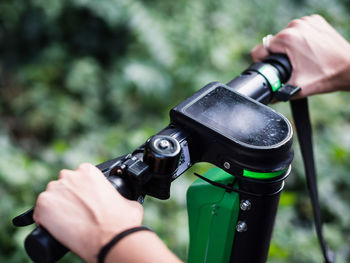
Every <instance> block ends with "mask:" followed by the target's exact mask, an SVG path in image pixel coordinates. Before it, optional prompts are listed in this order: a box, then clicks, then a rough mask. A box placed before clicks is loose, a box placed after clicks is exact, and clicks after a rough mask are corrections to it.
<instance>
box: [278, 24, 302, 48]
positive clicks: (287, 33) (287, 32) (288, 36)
mask: <svg viewBox="0 0 350 263" xmlns="http://www.w3.org/2000/svg"><path fill="white" fill-rule="evenodd" d="M299 37H300V34H299V33H298V30H297V29H295V28H286V29H284V30H282V31H281V32H280V33H278V34H277V35H276V39H278V41H280V42H282V43H283V44H284V45H288V44H289V43H292V42H294V43H295V41H297V40H298V39H299Z"/></svg>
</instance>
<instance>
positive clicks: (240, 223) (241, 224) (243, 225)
mask: <svg viewBox="0 0 350 263" xmlns="http://www.w3.org/2000/svg"><path fill="white" fill-rule="evenodd" d="M236 230H237V232H239V233H242V232H245V231H247V230H248V226H247V223H246V222H244V221H238V223H237V226H236Z"/></svg>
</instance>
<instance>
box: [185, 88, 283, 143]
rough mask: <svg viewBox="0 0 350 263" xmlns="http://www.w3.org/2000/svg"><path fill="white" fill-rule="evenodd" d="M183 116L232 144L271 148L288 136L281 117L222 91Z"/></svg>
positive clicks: (207, 96) (203, 99)
mask: <svg viewBox="0 0 350 263" xmlns="http://www.w3.org/2000/svg"><path fill="white" fill-rule="evenodd" d="M183 112H184V114H185V115H187V116H188V117H190V118H192V119H194V120H196V121H198V122H199V123H202V124H203V125H204V126H207V127H209V128H210V129H212V130H215V131H217V132H218V133H220V134H223V135H224V136H226V137H228V138H229V139H231V140H234V141H240V142H243V143H246V144H249V145H253V146H272V145H275V144H278V143H281V142H282V141H283V140H284V139H285V138H286V137H287V136H288V134H289V127H288V124H287V122H286V120H285V119H284V118H283V117H282V116H281V115H279V114H277V113H276V112H274V111H272V110H271V109H270V108H267V107H265V106H262V105H261V104H258V103H255V102H253V101H251V100H248V99H247V98H245V97H243V96H241V95H238V94H237V93H235V92H232V91H231V90H229V89H227V88H225V87H216V88H215V89H214V90H212V91H210V92H209V93H208V94H205V95H204V96H202V97H200V98H199V99H198V100H196V101H194V102H193V103H191V104H189V105H188V106H187V107H185V108H184V111H183Z"/></svg>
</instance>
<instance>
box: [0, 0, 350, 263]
mask: <svg viewBox="0 0 350 263" xmlns="http://www.w3.org/2000/svg"><path fill="white" fill-rule="evenodd" d="M313 13H318V14H321V15H323V16H324V17H325V18H326V19H327V20H328V21H329V22H330V23H331V24H332V25H334V26H335V27H336V29H337V30H338V31H339V32H340V33H341V34H343V35H344V36H345V37H346V38H347V39H348V40H349V39H350V23H349V18H350V1H349V0H333V1H328V0H293V1H291V0H290V1H277V0H265V1H260V0H246V1H240V0H232V1H227V0H216V1H210V0H191V1H186V0H177V1H161V0H148V1H141V0H134V1H132V0H118V1H113V0H99V1H95V0H71V1H67V0H27V1H21V0H11V1H5V0H2V1H0V262H7V263H14V262H30V261H29V259H28V258H27V257H26V254H25V251H24V248H23V240H24V238H25V236H26V235H27V234H28V233H29V232H30V231H31V229H32V228H31V227H26V228H21V229H16V228H14V227H13V226H12V225H11V219H12V218H13V217H14V216H16V215H17V214H19V213H21V212H23V211H25V210H26V209H29V208H31V207H32V206H33V204H34V203H35V200H36V196H37V195H38V193H39V192H41V191H42V190H44V189H45V187H46V184H47V182H48V181H50V180H53V179H55V178H56V177H57V174H58V172H59V170H60V169H62V168H71V169H75V168H76V167H77V165H78V164H79V163H81V162H92V163H94V164H97V163H100V162H103V161H105V160H108V159H111V158H113V157H116V156H119V155H122V154H125V153H128V152H130V151H131V150H133V149H134V148H135V147H137V146H139V145H140V144H142V143H143V142H144V141H145V140H146V139H147V138H148V137H149V136H151V135H152V134H154V133H156V132H157V131H158V130H159V129H161V128H162V127H164V126H165V125H166V124H167V123H168V121H169V118H168V111H169V109H170V108H171V107H173V106H174V105H176V104H177V103H179V102H180V101H181V100H183V99H184V98H186V97H188V96H190V95H191V94H192V93H193V92H195V91H196V90H198V89H200V88H201V87H202V86H204V85H205V84H207V83H208V82H210V81H221V82H224V83H226V82H228V81H229V80H231V79H232V78H233V77H234V76H236V75H238V74H239V73H240V72H241V71H242V70H243V69H245V68H246V67H247V66H249V64H250V63H251V59H250V56H249V52H250V50H251V48H252V47H254V46H255V45H256V44H258V43H260V42H261V39H262V37H263V36H265V35H266V34H269V33H272V34H273V33H276V32H278V31H279V30H281V29H282V28H283V27H285V26H286V25H287V24H288V22H289V21H290V20H292V19H293V18H297V17H301V16H304V15H310V14H313ZM349 100H350V94H348V93H337V94H331V95H321V96H315V97H313V98H311V110H312V112H311V117H312V122H313V126H314V133H315V138H314V143H315V152H316V161H317V168H318V172H319V189H320V199H321V202H322V212H323V218H324V221H325V225H324V229H325V235H326V238H327V240H328V241H329V243H330V245H331V247H332V248H334V250H335V251H336V253H337V257H338V261H337V262H339V263H341V262H350V246H349V244H350V158H349V157H350V104H349ZM273 107H274V108H276V109H277V110H278V111H280V112H282V113H284V114H286V115H287V116H289V118H290V111H289V105H288V104H282V103H281V104H277V105H274V106H273ZM295 141H296V140H295ZM295 149H296V158H295V161H294V169H293V172H292V174H291V175H290V177H289V179H288V180H287V183H286V189H285V191H284V193H283V195H282V198H281V205H280V208H279V212H278V217H277V222H276V228H275V230H274V236H273V240H272V244H271V248H270V253H269V260H268V262H273V263H276V262H293V263H294V262H298V263H299V262H300V263H301V262H308V263H310V262H322V258H321V253H320V250H319V247H318V243H317V239H316V236H315V232H314V228H313V219H312V212H311V205H310V201H309V198H308V194H307V192H306V186H305V179H304V175H303V166H302V163H301V161H300V156H299V151H298V150H299V149H298V145H297V144H295ZM204 170H205V166H196V167H194V168H193V169H192V172H193V171H197V172H203V171H204ZM193 180H194V177H193V176H192V175H191V174H190V173H188V174H187V175H183V176H182V178H181V179H179V180H178V181H176V183H174V184H173V187H172V198H171V199H170V200H168V201H157V200H154V199H152V198H147V200H146V202H145V224H148V225H150V226H151V227H152V228H153V229H154V230H155V231H156V232H157V233H158V234H159V235H160V236H161V238H162V239H163V240H164V241H165V242H166V244H167V245H168V246H169V247H170V249H172V250H173V251H174V252H175V253H176V254H177V255H178V256H179V257H180V258H181V259H183V260H185V261H186V255H187V249H188V246H187V245H188V233H187V230H188V229H187V214H186V204H185V193H186V189H187V187H188V185H189V184H190V183H191V182H192V181H193ZM67 220H69V219H67ZM62 262H82V261H81V260H80V259H79V258H78V257H76V256H75V255H72V254H71V255H69V256H66V257H65V258H64V259H63V260H62Z"/></svg>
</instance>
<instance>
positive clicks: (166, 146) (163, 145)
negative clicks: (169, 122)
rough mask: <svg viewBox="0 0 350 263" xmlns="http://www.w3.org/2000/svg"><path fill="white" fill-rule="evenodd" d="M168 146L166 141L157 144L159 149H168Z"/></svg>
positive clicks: (168, 143)
mask: <svg viewBox="0 0 350 263" xmlns="http://www.w3.org/2000/svg"><path fill="white" fill-rule="evenodd" d="M169 146H170V142H169V141H168V140H164V139H163V140H161V141H160V142H159V147H160V148H161V149H166V148H169Z"/></svg>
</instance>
